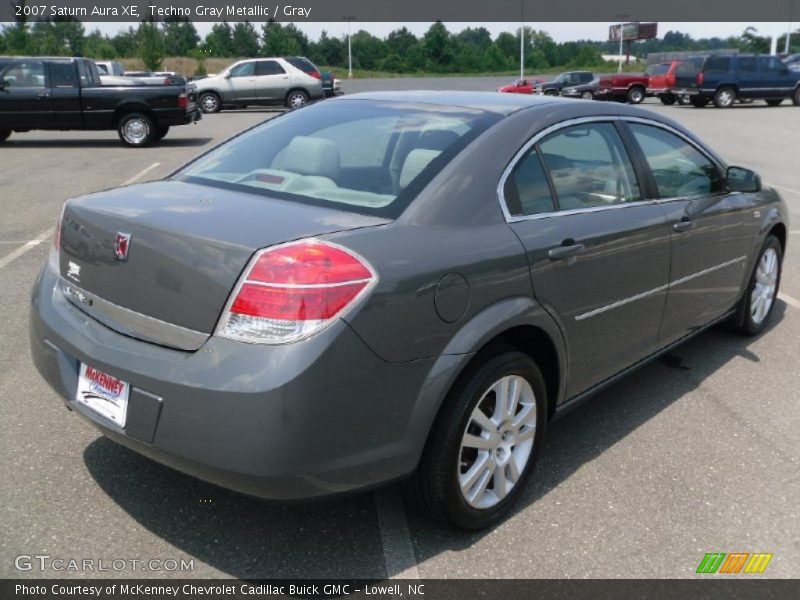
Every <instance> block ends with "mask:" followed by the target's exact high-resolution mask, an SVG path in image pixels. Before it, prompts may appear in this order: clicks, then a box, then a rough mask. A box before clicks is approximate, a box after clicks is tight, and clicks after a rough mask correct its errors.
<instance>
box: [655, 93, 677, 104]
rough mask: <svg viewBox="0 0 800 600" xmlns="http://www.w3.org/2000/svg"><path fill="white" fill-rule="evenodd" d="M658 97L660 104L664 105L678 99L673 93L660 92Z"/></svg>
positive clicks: (673, 102)
mask: <svg viewBox="0 0 800 600" xmlns="http://www.w3.org/2000/svg"><path fill="white" fill-rule="evenodd" d="M658 99H659V100H661V104H664V105H666V106H672V105H673V104H675V103H676V102H677V101H678V98H677V97H676V96H674V95H673V94H661V95H660V96H659V97H658Z"/></svg>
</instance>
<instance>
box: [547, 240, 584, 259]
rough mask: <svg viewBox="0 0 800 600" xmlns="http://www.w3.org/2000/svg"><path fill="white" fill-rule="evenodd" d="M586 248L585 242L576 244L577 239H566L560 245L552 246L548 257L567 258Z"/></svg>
mask: <svg viewBox="0 0 800 600" xmlns="http://www.w3.org/2000/svg"><path fill="white" fill-rule="evenodd" d="M584 250H586V246H584V245H583V244H576V243H575V240H564V241H563V242H562V243H561V245H560V246H556V247H555V248H550V250H549V251H548V252H547V257H548V258H549V259H550V260H567V259H569V258H572V257H573V256H577V255H578V254H580V253H581V252H583V251H584Z"/></svg>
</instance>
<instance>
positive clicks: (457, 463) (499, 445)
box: [408, 350, 547, 530]
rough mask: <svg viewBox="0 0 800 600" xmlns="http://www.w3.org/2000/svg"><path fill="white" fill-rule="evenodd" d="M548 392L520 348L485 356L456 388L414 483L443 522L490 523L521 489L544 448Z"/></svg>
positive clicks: (422, 499)
mask: <svg viewBox="0 0 800 600" xmlns="http://www.w3.org/2000/svg"><path fill="white" fill-rule="evenodd" d="M546 398H547V390H546V387H545V381H544V377H542V374H541V371H539V369H538V367H537V366H536V364H535V363H534V362H533V361H532V360H531V359H530V358H529V357H528V356H527V355H526V354H523V353H521V352H517V351H515V350H510V351H506V352H502V353H500V354H495V355H486V356H484V357H482V358H478V359H477V360H476V361H475V362H474V363H473V364H471V365H470V366H469V367H468V369H467V370H466V371H465V373H464V375H463V376H462V378H461V379H460V380H459V381H458V382H457V383H456V384H455V385H454V386H453V389H451V390H450V393H449V394H448V397H447V399H446V400H445V402H444V404H443V405H442V408H441V410H440V411H439V414H438V415H437V417H436V421H435V422H434V424H433V428H432V429H431V431H430V434H429V435H428V442H427V444H426V446H425V450H424V452H423V454H422V458H421V460H420V464H419V468H418V469H417V472H416V473H415V474H414V477H413V478H412V479H411V481H410V482H409V483H408V485H409V491H410V492H411V495H412V498H414V499H415V500H416V501H417V504H419V505H421V507H422V508H423V509H424V510H425V511H426V512H427V513H428V514H429V515H430V516H431V517H433V519H435V520H436V521H438V522H440V523H443V524H446V525H450V526H455V527H460V528H463V529H473V530H474V529H483V528H485V527H489V526H491V525H493V524H495V523H497V522H498V521H500V520H501V519H502V518H504V517H505V516H506V515H507V514H508V513H509V511H510V510H511V507H512V506H513V504H514V502H515V501H516V500H517V499H518V498H519V496H520V495H521V493H522V491H523V489H524V487H525V483H526V481H527V479H528V478H529V477H530V475H531V472H532V471H533V466H534V463H535V461H536V460H537V458H538V455H539V453H540V452H541V449H542V443H543V440H544V429H545V425H546V423H547V401H546Z"/></svg>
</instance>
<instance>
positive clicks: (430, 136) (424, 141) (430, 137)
mask: <svg viewBox="0 0 800 600" xmlns="http://www.w3.org/2000/svg"><path fill="white" fill-rule="evenodd" d="M458 137H459V136H458V134H457V133H456V132H455V131H447V130H445V129H431V130H429V131H423V132H422V133H421V134H420V136H419V142H417V148H424V149H425V150H439V151H442V150H445V149H446V148H447V147H448V146H450V145H451V144H453V143H455V142H457V141H458Z"/></svg>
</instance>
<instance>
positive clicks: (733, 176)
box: [725, 167, 761, 192]
mask: <svg viewBox="0 0 800 600" xmlns="http://www.w3.org/2000/svg"><path fill="white" fill-rule="evenodd" d="M725 185H726V186H727V188H728V189H729V190H730V191H732V192H758V191H760V190H761V177H759V176H758V173H756V172H755V171H751V170H750V169H745V168H744V167H728V170H727V171H726V172H725Z"/></svg>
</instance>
